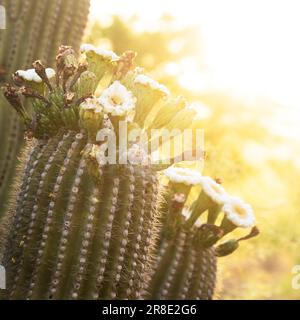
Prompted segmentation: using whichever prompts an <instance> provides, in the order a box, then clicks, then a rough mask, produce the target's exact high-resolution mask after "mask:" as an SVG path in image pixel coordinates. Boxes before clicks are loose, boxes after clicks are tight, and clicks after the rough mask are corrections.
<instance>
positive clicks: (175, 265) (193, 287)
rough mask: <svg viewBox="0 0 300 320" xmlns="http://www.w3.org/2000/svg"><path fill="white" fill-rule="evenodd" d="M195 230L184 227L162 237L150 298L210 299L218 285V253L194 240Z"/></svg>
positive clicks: (151, 283)
mask: <svg viewBox="0 0 300 320" xmlns="http://www.w3.org/2000/svg"><path fill="white" fill-rule="evenodd" d="M195 234H196V232H195V231H192V230H187V229H186V228H184V227H181V228H179V230H178V231H177V232H176V234H174V235H173V236H167V235H164V236H162V239H161V241H160V244H159V246H158V250H157V254H156V265H155V267H154V269H153V274H152V275H151V281H150V285H149V288H148V293H147V295H146V297H147V298H148V299H175V300H185V299H188V300H196V299H197V300H211V299H212V298H213V295H214V291H215V284H216V269H217V267H216V256H215V252H214V249H213V248H201V247H199V245H197V244H196V243H195V241H194V240H195Z"/></svg>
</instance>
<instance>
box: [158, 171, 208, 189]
mask: <svg viewBox="0 0 300 320" xmlns="http://www.w3.org/2000/svg"><path fill="white" fill-rule="evenodd" d="M164 174H165V176H166V177H167V178H169V180H170V181H172V182H176V183H183V184H185V185H188V186H193V185H197V184H200V182H201V180H202V176H201V174H200V173H199V172H198V171H195V170H192V169H188V168H181V167H169V168H168V169H166V170H164Z"/></svg>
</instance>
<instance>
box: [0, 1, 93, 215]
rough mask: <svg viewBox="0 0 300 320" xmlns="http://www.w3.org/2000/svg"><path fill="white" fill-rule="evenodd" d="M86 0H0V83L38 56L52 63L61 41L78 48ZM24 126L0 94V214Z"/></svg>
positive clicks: (5, 198) (1, 213) (85, 12)
mask: <svg viewBox="0 0 300 320" xmlns="http://www.w3.org/2000/svg"><path fill="white" fill-rule="evenodd" d="M89 2H90V1H89V0H80V1H76V2H74V1H72V0H51V1H47V0H39V1H36V0H2V1H0V5H2V6H3V7H4V8H5V11H6V29H4V30H0V84H1V85H3V83H5V82H7V81H10V76H11V74H12V73H13V72H14V71H15V70H17V69H20V68H28V67H29V66H30V65H31V63H32V61H33V60H35V59H37V58H39V59H41V60H42V61H43V62H44V63H46V64H47V65H53V62H54V60H55V55H56V50H57V47H58V46H59V45H60V44H66V45H71V46H73V48H74V49H75V50H78V49H79V45H80V41H81V38H82V36H83V31H84V29H85V26H86V22H87V17H88V12H89ZM22 136H23V126H22V124H21V122H20V121H19V119H18V117H17V115H16V113H15V112H12V110H11V109H10V108H9V107H8V105H7V102H6V101H5V99H4V97H3V96H2V94H1V95H0V141H1V155H0V217H1V216H2V215H3V214H4V211H5V207H6V205H7V202H8V192H9V189H10V185H11V181H12V179H13V176H14V175H15V170H16V165H17V155H18V152H19V150H20V147H21V145H22Z"/></svg>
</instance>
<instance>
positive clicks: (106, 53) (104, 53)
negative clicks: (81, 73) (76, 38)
mask: <svg viewBox="0 0 300 320" xmlns="http://www.w3.org/2000/svg"><path fill="white" fill-rule="evenodd" d="M80 51H81V52H82V53H86V52H94V53H96V54H97V55H98V56H100V57H102V58H104V59H106V60H110V61H118V60H119V56H118V55H117V54H115V53H114V52H113V51H111V50H106V49H103V48H96V47H95V46H93V45H92V44H83V45H81V47H80Z"/></svg>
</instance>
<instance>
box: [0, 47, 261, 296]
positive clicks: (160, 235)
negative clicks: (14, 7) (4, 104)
mask: <svg viewBox="0 0 300 320" xmlns="http://www.w3.org/2000/svg"><path fill="white" fill-rule="evenodd" d="M81 51H82V55H81V56H80V57H79V58H77V57H76V54H75V51H74V50H73V49H72V48H71V47H67V46H61V47H60V48H59V52H58V55H57V58H56V70H54V69H51V68H46V67H45V66H44V65H43V64H42V62H41V61H36V62H34V63H33V69H29V70H19V71H17V72H15V74H14V76H13V80H14V84H15V85H14V86H12V85H9V84H7V85H5V86H4V87H3V92H4V95H5V97H6V99H7V100H8V101H9V103H10V104H11V106H12V107H13V108H14V109H15V110H16V111H17V113H18V114H19V115H20V117H21V118H22V119H23V121H24V123H25V127H26V136H27V139H28V140H29V143H30V144H31V147H30V148H29V149H30V152H29V154H28V159H27V161H26V163H27V164H26V167H25V169H24V173H23V181H22V185H21V187H20V192H19V195H18V198H17V200H16V203H15V205H14V209H12V211H13V217H12V219H11V222H10V227H9V230H10V231H9V236H8V239H7V242H6V250H5V252H4V259H3V263H2V264H3V265H4V266H5V267H6V270H7V278H8V289H7V294H8V296H9V298H11V299H137V298H153V299H157V298H159V299H164V298H173V299H196V298H199V299H211V298H212V297H213V293H214V287H215V282H216V257H217V256H224V255H227V254H229V253H231V252H233V251H234V250H235V249H236V247H237V246H238V242H239V241H241V240H245V239H247V238H250V237H253V236H254V235H256V234H257V229H256V227H255V226H254V225H255V220H254V215H253V212H252V209H251V207H250V206H249V205H246V204H244V203H243V202H242V201H241V200H238V199H236V198H232V197H230V196H229V195H227V193H226V192H225V190H224V189H223V188H222V186H221V185H220V184H218V183H217V182H215V181H214V180H212V179H211V178H208V177H202V176H201V175H200V174H199V172H197V171H196V170H192V169H188V168H186V167H184V163H183V164H182V163H181V166H179V165H178V164H174V161H175V160H174V159H175V158H176V157H175V156H174V154H173V153H171V154H163V158H164V159H163V160H164V161H161V160H158V161H154V162H153V161H152V157H151V154H150V153H149V148H148V147H149V145H151V146H152V147H153V146H154V148H151V152H154V153H157V151H158V150H160V147H161V145H162V143H161V142H160V139H159V137H158V136H157V135H154V136H150V137H149V135H148V134H147V133H148V132H149V131H151V129H157V130H164V129H166V128H167V129H168V130H172V129H178V128H179V129H180V128H185V127H186V126H187V124H188V123H191V122H193V121H191V119H193V117H194V116H195V111H194V110H193V109H192V108H189V107H188V105H187V103H186V101H185V100H184V99H182V98H174V97H172V96H171V95H170V93H169V91H168V89H167V88H166V87H165V86H163V85H162V84H159V83H158V82H156V81H154V80H153V79H151V78H150V77H148V76H147V75H145V74H144V71H143V70H142V69H140V68H134V57H135V54H134V53H133V52H125V53H124V54H123V55H122V56H117V55H116V54H115V53H113V52H111V51H108V50H102V49H98V48H95V47H93V46H92V45H83V46H82V47H81ZM153 141H154V142H155V143H153ZM166 160H168V161H166ZM170 164H172V166H170ZM166 167H168V168H167V169H166ZM162 170H164V171H162ZM165 177H166V178H168V183H167V185H165V184H164V182H163V180H164V178H165ZM199 186H200V187H201V190H202V191H201V192H200V194H199V197H198V199H197V200H195V202H194V203H193V204H192V205H191V206H190V207H189V208H187V199H188V196H189V194H190V192H191V189H192V188H195V187H199ZM205 212H208V214H207V221H206V222H203V221H202V220H203V219H202V217H203V215H204V213H205ZM221 212H223V213H224V214H225V215H224V218H223V220H222V222H221V223H220V225H217V224H216V221H217V220H218V219H219V216H220V215H221ZM237 227H243V228H252V231H251V233H250V234H249V235H247V236H245V237H244V238H241V239H237V240H230V241H227V242H225V243H223V244H220V245H219V246H217V247H215V245H216V243H217V242H218V241H219V240H220V239H221V238H222V237H223V236H225V235H226V234H228V233H229V232H231V231H233V230H234V229H235V228H237Z"/></svg>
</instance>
